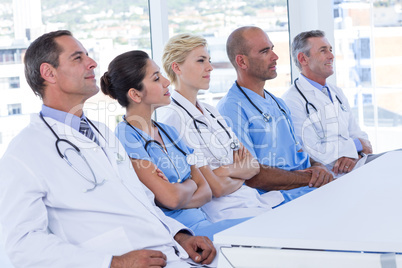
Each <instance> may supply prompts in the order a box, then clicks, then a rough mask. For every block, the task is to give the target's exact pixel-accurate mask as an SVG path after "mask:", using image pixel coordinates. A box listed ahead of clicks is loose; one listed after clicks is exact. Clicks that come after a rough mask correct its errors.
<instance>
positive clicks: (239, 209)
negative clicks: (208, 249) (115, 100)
mask: <svg viewBox="0 0 402 268" xmlns="http://www.w3.org/2000/svg"><path fill="white" fill-rule="evenodd" d="M172 97H173V98H174V99H175V100H176V101H178V102H179V103H180V104H181V105H182V106H183V107H184V108H185V109H186V110H187V111H189V112H190V113H191V114H192V115H193V116H194V118H196V119H197V120H200V121H201V122H204V123H205V124H206V125H207V126H208V128H205V127H203V126H202V125H200V124H199V126H200V130H201V131H202V137H203V138H204V140H202V139H201V136H200V135H199V134H198V132H197V129H196V128H195V127H194V124H193V120H192V119H191V117H190V116H189V115H188V114H187V113H186V111H184V110H183V109H181V108H180V107H179V106H177V105H176V104H175V103H174V102H173V101H172V103H171V104H170V105H169V106H167V107H163V108H160V109H158V110H157V118H158V121H160V122H163V123H165V124H169V125H172V126H174V127H175V128H176V129H177V131H178V132H179V137H180V138H181V139H183V140H184V141H185V142H186V144H187V145H188V146H189V147H191V148H193V149H194V154H195V155H196V157H197V160H198V162H197V166H198V167H201V166H205V165H210V167H211V169H212V170H214V169H216V168H218V167H220V166H222V165H227V164H231V163H233V150H232V149H231V148H230V143H231V142H232V139H230V138H229V136H228V135H227V133H226V131H225V130H224V129H223V128H222V127H221V126H220V125H219V123H218V121H217V120H216V119H218V120H219V122H220V123H221V124H223V126H224V127H225V129H226V130H227V131H229V133H230V135H231V137H232V138H234V139H237V137H236V135H235V134H234V133H233V131H232V129H231V128H230V127H229V126H228V125H227V124H226V121H225V119H224V118H223V117H222V116H221V115H220V114H219V112H218V111H217V110H216V109H215V108H214V107H213V106H211V105H208V104H205V103H201V102H198V101H197V105H198V106H199V107H200V108H201V110H202V112H203V113H201V112H200V111H199V110H198V109H197V108H196V107H195V106H194V105H193V104H192V103H191V102H190V101H189V100H187V99H186V98H184V97H183V96H182V95H181V94H179V93H178V92H177V91H174V92H173V93H172ZM210 112H211V113H212V114H213V115H214V116H215V118H216V119H215V118H213V117H212V116H211V114H210ZM218 140H219V141H218ZM204 141H205V142H204ZM222 145H223V146H224V147H223V146H222ZM211 151H212V153H213V155H215V156H216V157H218V158H221V157H223V156H225V158H226V159H225V160H226V161H224V162H223V163H222V162H219V161H218V160H217V159H216V158H215V157H214V156H213V155H212V153H211ZM283 200H284V198H283V195H282V194H281V193H280V192H279V191H271V192H268V193H266V194H263V195H260V194H259V193H258V192H257V190H256V189H253V188H251V187H248V186H246V185H243V186H242V187H240V189H238V190H237V191H235V192H233V193H231V194H229V195H226V196H222V197H219V198H216V197H213V198H212V200H211V201H210V202H208V203H206V204H205V205H204V206H202V207H201V209H202V210H203V211H204V213H205V214H206V215H207V218H208V219H209V220H210V221H212V222H217V221H220V220H224V219H238V218H246V217H254V216H257V215H260V214H261V213H263V212H265V211H268V210H270V209H271V208H272V207H274V206H276V205H278V204H280V203H281V202H282V201H283Z"/></svg>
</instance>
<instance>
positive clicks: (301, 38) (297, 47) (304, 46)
mask: <svg viewBox="0 0 402 268" xmlns="http://www.w3.org/2000/svg"><path fill="white" fill-rule="evenodd" d="M311 37H325V33H324V32H323V31H321V30H313V31H307V32H302V33H299V34H298V35H296V36H295V38H294V39H293V42H292V57H293V61H294V62H295V64H296V66H297V68H299V70H301V65H300V62H299V60H298V59H297V55H299V53H300V52H302V53H304V54H306V55H307V57H310V48H311V46H310V43H309V42H308V39H309V38H311Z"/></svg>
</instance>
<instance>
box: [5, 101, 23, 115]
mask: <svg viewBox="0 0 402 268" xmlns="http://www.w3.org/2000/svg"><path fill="white" fill-rule="evenodd" d="M7 107H8V115H16V114H21V103H14V104H8V105H7Z"/></svg>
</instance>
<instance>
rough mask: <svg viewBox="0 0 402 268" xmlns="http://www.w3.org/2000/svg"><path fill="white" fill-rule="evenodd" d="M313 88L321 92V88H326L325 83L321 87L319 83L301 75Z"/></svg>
mask: <svg viewBox="0 0 402 268" xmlns="http://www.w3.org/2000/svg"><path fill="white" fill-rule="evenodd" d="M301 75H302V76H303V77H304V78H305V79H306V80H307V81H308V82H309V83H310V84H311V85H312V86H313V87H315V88H316V89H318V90H320V91H321V90H322V88H323V87H328V85H327V83H325V85H324V86H323V85H321V84H319V83H317V82H316V81H313V80H311V79H308V78H307V77H305V76H304V75H303V74H301Z"/></svg>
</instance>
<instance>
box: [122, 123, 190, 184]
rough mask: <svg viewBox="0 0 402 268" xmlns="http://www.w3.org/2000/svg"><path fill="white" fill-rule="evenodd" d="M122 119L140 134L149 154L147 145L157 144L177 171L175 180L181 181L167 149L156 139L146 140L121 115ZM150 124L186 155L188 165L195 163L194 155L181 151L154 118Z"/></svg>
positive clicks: (180, 150)
mask: <svg viewBox="0 0 402 268" xmlns="http://www.w3.org/2000/svg"><path fill="white" fill-rule="evenodd" d="M123 120H124V122H126V124H127V125H128V126H130V127H131V128H132V129H133V130H134V131H135V132H136V133H137V134H138V135H140V137H141V138H142V139H143V140H144V141H145V145H144V149H145V151H146V152H147V153H148V155H149V156H151V155H150V154H149V152H148V147H149V146H150V145H151V144H153V143H154V144H156V145H157V148H159V149H160V150H161V151H162V152H163V153H164V154H165V155H166V157H167V158H168V160H169V161H170V163H171V164H172V166H173V168H174V170H175V172H176V173H177V176H178V178H179V179H178V180H177V182H182V178H181V175H180V172H179V170H178V169H177V167H176V165H175V164H174V162H173V160H172V158H171V157H170V156H169V154H168V152H167V150H166V149H165V148H164V147H163V146H162V144H161V143H160V142H159V141H157V140H148V139H146V138H145V137H144V135H142V134H141V133H140V132H139V131H138V130H137V129H136V128H135V127H134V126H133V125H131V124H130V123H129V122H128V121H127V119H126V117H125V116H123ZM152 124H154V126H156V127H157V128H158V129H159V130H161V131H162V132H163V134H165V136H166V137H167V138H168V139H169V141H170V142H171V143H172V144H173V146H174V147H176V149H177V150H178V151H179V152H181V153H182V154H183V155H184V156H185V157H186V161H187V163H188V164H189V165H195V163H196V159H195V156H194V155H193V154H191V155H189V154H187V153H186V152H185V151H183V150H182V149H181V148H180V147H179V146H178V145H177V144H176V143H175V142H174V141H173V139H172V137H170V135H169V134H168V133H167V132H166V130H164V129H163V128H162V127H161V125H159V124H158V123H157V122H155V121H154V120H152ZM189 178H191V175H190V176H189Z"/></svg>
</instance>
